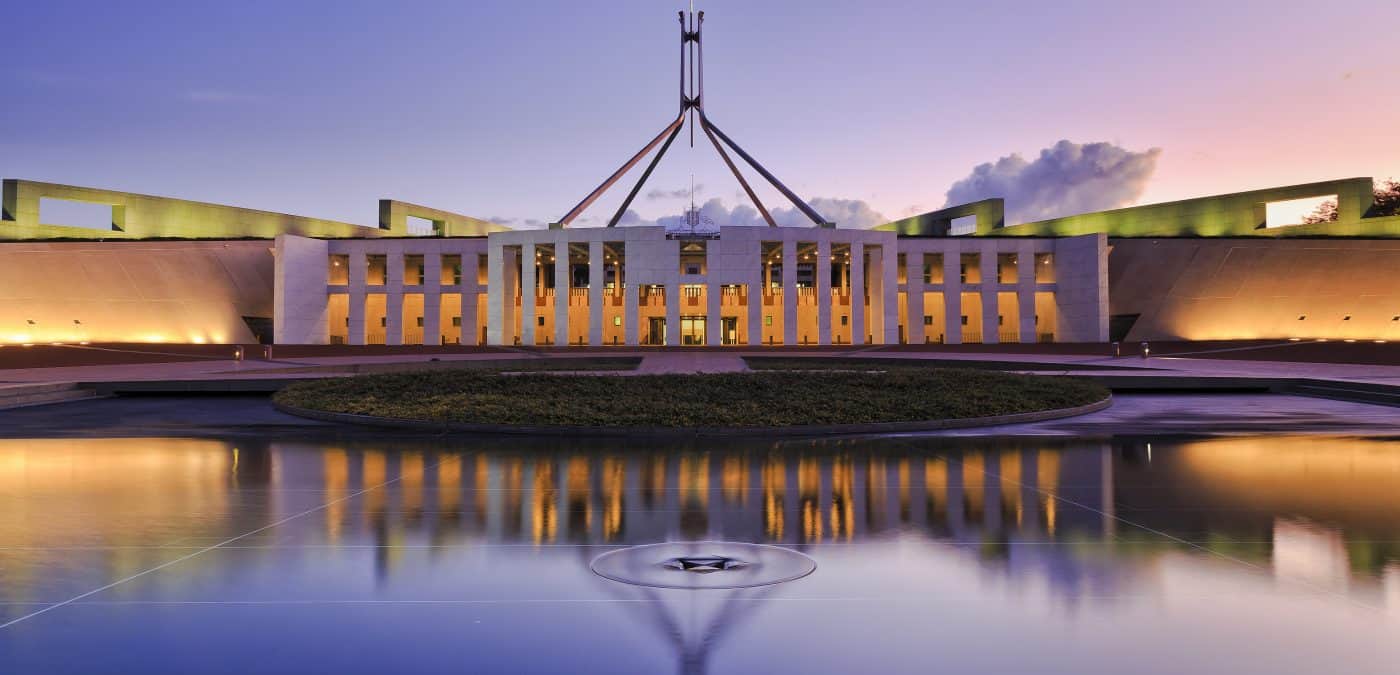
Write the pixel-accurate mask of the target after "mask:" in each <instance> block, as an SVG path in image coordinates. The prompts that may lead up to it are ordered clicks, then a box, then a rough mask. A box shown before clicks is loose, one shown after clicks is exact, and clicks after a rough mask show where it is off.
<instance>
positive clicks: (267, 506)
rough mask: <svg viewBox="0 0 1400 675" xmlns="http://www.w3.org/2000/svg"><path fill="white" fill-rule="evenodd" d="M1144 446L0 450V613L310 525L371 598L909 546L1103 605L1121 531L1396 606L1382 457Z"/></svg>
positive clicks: (74, 446) (1233, 444) (1389, 498)
mask: <svg viewBox="0 0 1400 675" xmlns="http://www.w3.org/2000/svg"><path fill="white" fill-rule="evenodd" d="M1156 446H1157V447H1156V448H1155V449H1154V451H1151V452H1149V451H1148V449H1147V447H1146V446H1145V444H1143V443H1131V442H1116V443H1111V444H1110V443H1105V442H1089V443H1083V442H1066V441H1060V440H1047V441H1040V442H1029V441H1028V442H1006V441H977V442H969V441H964V440H958V441H953V440H913V439H898V440H886V441H869V440H866V441H832V442H821V443H815V442H814V443H797V444H793V443H786V444H777V445H773V444H763V443H758V444H753V443H748V444H745V443H726V444H716V445H713V446H705V445H686V446H682V447H666V446H663V447H657V446H654V445H653V446H646V447H640V448H638V447H620V446H617V445H605V444H591V443H580V442H550V443H545V442H538V443H535V442H529V441H510V442H505V441H502V442H499V443H497V442H483V443H478V444H474V445H472V446H470V447H462V448H451V447H442V446H438V445H433V444H427V443H417V442H400V443H395V444H394V446H393V447H384V446H370V445H364V444H358V445H344V444H342V445H324V444H309V443H306V444H304V443H286V442H274V443H268V442H262V443H255V442H249V441H246V440H240V441H239V442H237V443H234V442H225V441H210V440H183V439H164V440H162V439H156V440H151V439H139V440H137V439H131V440H120V439H102V440H63V441H33V440H25V441H0V500H3V504H0V505H3V506H4V508H3V509H0V546H4V547H7V548H9V549H11V550H12V551H18V550H20V549H26V547H28V549H30V550H25V551H24V552H22V553H18V554H15V555H7V556H6V558H5V559H4V560H3V561H2V562H0V568H2V569H3V572H4V573H5V578H6V579H7V581H8V580H15V583H7V584H6V587H5V593H6V594H7V595H8V597H10V598H14V599H22V598H24V597H27V596H26V591H25V590H24V587H25V586H26V584H29V583H31V582H32V581H33V580H35V579H38V578H40V577H42V575H43V570H44V568H45V567H46V566H47V565H50V564H51V563H52V561H53V560H56V559H59V558H63V559H66V560H78V559H81V558H92V559H100V560H101V562H102V566H103V567H104V568H105V569H107V570H109V571H110V572H111V574H114V575H118V576H121V575H124V574H130V573H134V572H136V571H140V570H141V569H145V568H147V567H149V566H151V565H153V564H159V562H162V561H163V558H161V555H162V553H161V552H160V551H159V550H149V549H141V548H139V547H137V546H138V545H139V546H147V545H151V544H169V543H174V542H180V541H186V542H189V541H198V542H213V541H219V540H221V539H224V538H227V537H232V536H237V535H240V534H243V533H245V532H249V531H252V530H255V529H257V528H259V527H262V526H265V525H267V524H268V523H269V522H274V521H275V520H277V519H280V518H285V517H287V516H289V515H293V514H295V513H297V512H299V511H302V510H305V509H307V508H309V507H313V506H316V505H318V504H325V507H324V508H323V509H321V510H319V511H313V512H312V513H310V514H308V515H306V516H305V517H304V518H302V519H298V520H296V521H293V522H291V523H288V524H287V525H286V526H284V528H286V529H291V528H293V527H295V528H297V529H296V531H295V535H296V536H297V537H305V536H306V535H307V534H308V532H309V533H310V535H311V536H319V537H321V538H322V539H324V542H325V543H327V544H332V545H366V544H368V545H373V546H374V550H375V565H377V568H378V572H379V574H380V575H391V574H393V573H394V571H395V570H396V569H397V568H398V566H399V565H401V564H402V563H401V561H402V559H403V556H404V550H405V549H406V548H407V547H449V546H454V545H458V544H470V543H471V542H475V541H486V542H502V543H517V542H519V543H527V544H539V545H546V544H562V543H591V544H619V545H625V544H634V543H644V542H654V541H660V540H672V539H702V538H711V539H729V540H742V541H756V542H770V543H780V544H784V545H790V546H794V547H798V548H803V547H807V546H811V545H815V544H821V543H832V542H835V543H841V542H849V541H855V540H859V539H862V538H868V537H883V536H917V537H923V538H926V539H931V540H935V541H940V542H945V543H946V544H947V545H950V546H958V547H962V548H964V549H966V550H967V551H968V553H969V554H970V555H974V556H977V557H978V558H979V559H981V560H982V561H983V564H984V565H985V566H986V567H987V569H989V570H1001V571H1003V572H1004V573H1006V574H1008V575H1010V576H1013V577H1015V576H1017V575H1039V576H1040V577H1042V578H1047V579H1050V580H1051V581H1052V583H1053V584H1054V585H1056V586H1057V587H1060V588H1064V589H1080V588H1084V587H1085V585H1086V584H1089V585H1092V584H1101V583H1108V582H1105V581H1104V580H1105V579H1106V578H1108V577H1109V576H1111V575H1110V574H1109V573H1108V572H1106V571H1105V567H1104V566H1105V565H1107V564H1108V563H1109V562H1110V561H1109V558H1111V557H1112V555H1130V554H1139V553H1142V554H1146V553H1147V552H1161V551H1162V550H1163V548H1162V547H1161V546H1155V547H1154V546H1146V547H1143V546H1137V544H1138V542H1147V543H1153V544H1156V545H1160V544H1161V543H1162V541H1161V537H1160V535H1156V534H1153V533H1151V532H1149V531H1148V530H1144V529H1138V528H1134V527H1131V526H1126V525H1122V524H1116V523H1118V521H1117V520H1116V519H1115V516H1122V517H1123V518H1124V519H1125V520H1127V521H1130V522H1133V523H1140V524H1142V525H1144V526H1146V527H1148V528H1151V530H1155V531H1158V532H1163V533H1167V534H1170V535H1171V536H1173V537H1177V538H1179V539H1183V540H1186V541H1189V542H1192V543H1196V544H1199V545H1201V546H1204V547H1206V548H1211V549H1214V550H1217V551H1218V552H1222V553H1226V554H1228V555H1229V556H1230V557H1232V558H1238V559H1244V560H1247V561H1251V562H1254V563H1256V564H1261V565H1270V566H1272V569H1274V570H1275V572H1276V573H1277V574H1278V575H1279V576H1280V577H1282V578H1287V579H1306V580H1308V581H1309V583H1313V584H1322V585H1326V586H1328V587H1330V588H1346V589H1348V592H1363V591H1358V590H1357V589H1358V588H1359V587H1361V586H1365V587H1366V588H1368V589H1370V590H1366V591H1364V592H1366V593H1376V594H1378V595H1380V596H1382V597H1384V598H1394V597H1397V595H1400V590H1397V589H1400V572H1397V569H1400V545H1397V544H1395V543H1394V542H1396V541H1400V536H1398V535H1400V532H1397V530H1400V525H1397V523H1400V489H1397V487H1400V455H1397V454H1396V453H1395V444H1394V443H1391V442H1384V441H1368V440H1363V439H1332V438H1319V437H1309V438H1306V439H1289V438H1279V437H1271V438H1266V439H1248V438H1237V439H1218V440H1209V441H1194V442H1176V443H1171V444H1167V443H1163V442H1158V443H1156ZM293 488H295V489H293ZM298 489H300V490H303V493H302V496H299V497H298V496H296V494H297V490H298ZM305 490H320V491H323V493H321V494H316V493H315V492H312V493H305V492H304V491H305ZM294 499H295V500H297V501H292V500H294ZM321 499H324V501H317V500H321ZM39 503H48V504H58V505H60V507H59V508H57V509H54V508H49V509H47V510H41V509H38V508H37V507H35V506H34V505H35V504H39ZM307 528H310V529H309V530H308V529H307ZM1036 540H1057V541H1067V542H1081V543H1088V544H1094V545H1095V548H1094V549H1093V550H1095V551H1097V553H1094V554H1093V555H1091V556H1088V557H1086V556H1084V555H1083V554H1084V552H1085V550H1086V549H1084V548H1083V547H1078V548H1075V547H1037V546H1022V547H1018V546H1015V545H1014V544H1016V543H1017V542H1023V541H1036ZM1104 542H1108V543H1106V544H1105V543H1104ZM1135 546H1136V548H1135ZM74 547H83V548H80V549H75V548H74ZM1182 548H1183V550H1194V549H1190V547H1185V546H1184V545H1183V546H1182ZM1071 549H1074V550H1071ZM1357 579H1363V580H1366V581H1365V583H1363V584H1358V583H1357ZM1386 602H1391V600H1389V599H1387V600H1386ZM1397 604H1400V603H1397Z"/></svg>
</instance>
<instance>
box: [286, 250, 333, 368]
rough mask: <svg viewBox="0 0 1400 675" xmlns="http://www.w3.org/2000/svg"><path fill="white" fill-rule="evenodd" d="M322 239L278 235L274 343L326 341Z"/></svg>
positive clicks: (325, 273) (327, 326) (324, 260)
mask: <svg viewBox="0 0 1400 675" xmlns="http://www.w3.org/2000/svg"><path fill="white" fill-rule="evenodd" d="M328 252H329V247H328V246H327V245H326V241H325V240H324V239H309V238H307V237H296V236H292V235H287V234H284V235H282V236H280V237H277V245H276V248H275V255H276V259H277V262H278V264H277V265H276V272H275V274H274V280H275V282H274V288H275V293H276V295H275V297H274V299H273V324H272V325H273V336H274V337H273V341H274V342H276V343H277V344H306V345H315V344H326V343H328V342H329V341H330V328H329V326H330V325H329V323H328V322H327V318H326V317H327V316H328V307H329V306H328V304H327V302H326V300H327V298H328V297H329V295H328V293H327V289H326V286H327V278H328V277H329V272H328V268H327V260H329V257H328Z"/></svg>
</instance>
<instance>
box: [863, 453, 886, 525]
mask: <svg viewBox="0 0 1400 675" xmlns="http://www.w3.org/2000/svg"><path fill="white" fill-rule="evenodd" d="M865 465H866V471H865V531H866V532H879V531H880V530H882V529H884V522H883V516H884V504H885V480H886V479H885V462H884V460H882V459H880V458H878V457H871V458H870V459H869V460H867V461H866V462H865Z"/></svg>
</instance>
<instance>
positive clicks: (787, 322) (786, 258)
mask: <svg viewBox="0 0 1400 675" xmlns="http://www.w3.org/2000/svg"><path fill="white" fill-rule="evenodd" d="M783 344H784V345H787V346H792V345H795V344H798V341H797V242H795V241H784V242H783Z"/></svg>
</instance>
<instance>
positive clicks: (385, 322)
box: [379, 316, 389, 328]
mask: <svg viewBox="0 0 1400 675" xmlns="http://www.w3.org/2000/svg"><path fill="white" fill-rule="evenodd" d="M379 327H380V328H388V327H389V317H387V316H381V317H379Z"/></svg>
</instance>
